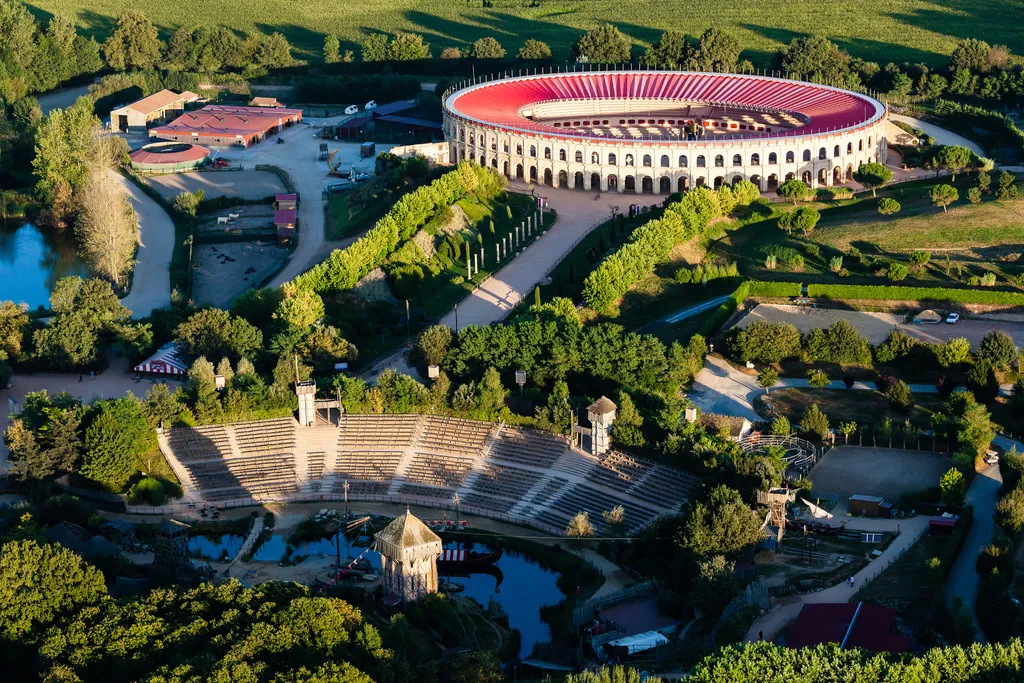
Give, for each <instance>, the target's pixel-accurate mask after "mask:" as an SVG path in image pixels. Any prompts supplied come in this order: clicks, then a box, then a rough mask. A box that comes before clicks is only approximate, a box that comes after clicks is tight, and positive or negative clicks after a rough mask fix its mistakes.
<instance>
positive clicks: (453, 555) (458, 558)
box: [437, 548, 466, 562]
mask: <svg viewBox="0 0 1024 683" xmlns="http://www.w3.org/2000/svg"><path fill="white" fill-rule="evenodd" d="M437 561H438V562H465V561H466V551H465V550H454V549H452V548H445V549H444V550H442V551H441V557H439V558H437Z"/></svg>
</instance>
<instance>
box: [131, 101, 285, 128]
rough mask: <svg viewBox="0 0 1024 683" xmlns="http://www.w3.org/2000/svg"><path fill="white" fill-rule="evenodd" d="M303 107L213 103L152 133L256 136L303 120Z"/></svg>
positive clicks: (184, 115)
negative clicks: (295, 120)
mask: <svg viewBox="0 0 1024 683" xmlns="http://www.w3.org/2000/svg"><path fill="white" fill-rule="evenodd" d="M301 116H302V110H301V109H285V108H283V107H241V106H238V107H234V106H225V105H219V104H211V105H207V106H205V107H203V108H202V109H200V110H198V111H191V112H187V113H185V114H182V115H181V116H179V117H178V118H176V119H174V120H173V121H171V122H170V123H168V124H167V125H166V126H157V127H155V128H151V129H150V133H155V134H160V133H176V134H181V133H198V134H199V135H253V134H255V133H262V132H264V131H266V130H268V129H269V128H271V127H273V126H276V125H277V123H278V121H282V122H283V121H285V120H287V119H289V118H291V117H297V119H301Z"/></svg>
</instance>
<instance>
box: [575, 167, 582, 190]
mask: <svg viewBox="0 0 1024 683" xmlns="http://www.w3.org/2000/svg"><path fill="white" fill-rule="evenodd" d="M572 189H574V190H582V189H583V171H576V172H575V173H573V174H572Z"/></svg>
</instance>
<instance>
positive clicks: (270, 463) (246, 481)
mask: <svg viewBox="0 0 1024 683" xmlns="http://www.w3.org/2000/svg"><path fill="white" fill-rule="evenodd" d="M185 466H186V468H187V469H188V471H189V475H190V476H191V477H192V480H193V482H194V483H195V485H196V487H197V488H198V489H199V490H200V492H202V493H203V495H204V496H205V497H206V498H210V499H214V498H216V499H220V500H225V499H227V498H234V497H238V496H239V495H245V496H249V495H252V496H259V495H264V494H283V493H292V492H294V491H296V490H297V487H296V476H295V458H294V457H293V456H291V455H269V456H257V457H245V458H230V459H227V460H211V461H207V462H198V463H187V464H186V465H185Z"/></svg>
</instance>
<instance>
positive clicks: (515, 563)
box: [253, 533, 565, 658]
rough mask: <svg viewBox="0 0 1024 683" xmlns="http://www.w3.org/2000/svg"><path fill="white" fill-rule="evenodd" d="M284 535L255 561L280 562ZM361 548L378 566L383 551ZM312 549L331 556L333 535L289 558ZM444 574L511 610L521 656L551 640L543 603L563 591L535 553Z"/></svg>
mask: <svg viewBox="0 0 1024 683" xmlns="http://www.w3.org/2000/svg"><path fill="white" fill-rule="evenodd" d="M285 539H286V536H284V535H282V534H280V533H277V534H274V535H273V536H271V537H270V538H269V539H268V540H267V541H266V542H265V543H263V545H261V546H260V547H259V548H258V549H257V550H256V553H255V554H254V555H253V560H257V561H268V562H277V561H280V560H281V558H282V557H283V556H284V553H285V548H286V547H287V545H288V544H287V541H286V540H285ZM445 547H446V548H449V547H451V548H454V547H464V548H466V549H467V550H475V551H481V552H482V551H486V550H487V546H485V545H483V544H480V543H469V544H459V543H452V542H445ZM345 548H346V546H345V539H344V537H342V538H341V555H342V557H344V556H345ZM360 553H362V557H363V558H364V559H367V560H369V561H370V564H371V565H372V566H373V567H374V569H376V570H379V569H380V566H381V564H380V555H379V554H378V553H377V552H376V551H373V550H369V549H367V548H360V547H356V546H353V547H352V548H351V556H353V557H356V556H359V555H360ZM314 554H323V555H327V556H333V555H334V554H335V539H334V537H331V538H323V539H319V540H315V541H306V542H302V543H299V544H298V545H297V546H295V547H294V548H293V551H292V555H291V557H292V559H293V560H294V559H298V558H302V557H307V556H310V555H314ZM439 569H440V568H439ZM440 578H441V580H442V581H449V582H451V583H457V584H460V585H462V586H464V589H463V591H462V592H461V593H460V595H464V596H467V597H470V598H473V599H474V600H476V601H477V602H479V603H480V604H481V605H483V606H484V607H485V608H486V607H487V605H488V603H489V602H490V600H491V599H492V598H493V599H494V601H495V602H496V603H498V604H499V605H500V606H501V607H502V609H504V610H505V613H506V614H508V620H509V625H510V626H511V627H512V628H515V629H518V630H519V633H520V635H521V646H520V656H521V657H523V658H526V657H528V656H529V654H530V652H531V651H532V650H533V646H534V645H535V644H536V643H543V642H547V641H549V640H551V629H550V628H549V627H548V625H547V624H546V623H544V622H543V621H542V620H541V618H540V608H541V607H543V606H544V605H554V604H557V603H559V602H561V601H562V600H564V599H565V594H564V593H562V591H561V590H559V589H558V585H557V581H558V573H557V572H554V571H551V570H550V569H545V568H544V567H542V566H541V565H540V564H539V563H538V562H537V561H536V560H534V559H533V558H531V557H528V556H526V555H523V554H521V553H517V552H513V551H509V550H506V551H505V552H504V554H503V555H502V556H501V558H500V559H499V560H498V561H497V562H495V563H494V564H493V565H490V566H489V567H487V568H486V573H478V572H477V571H473V572H466V573H462V574H449V573H445V571H444V569H441V571H440Z"/></svg>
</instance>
